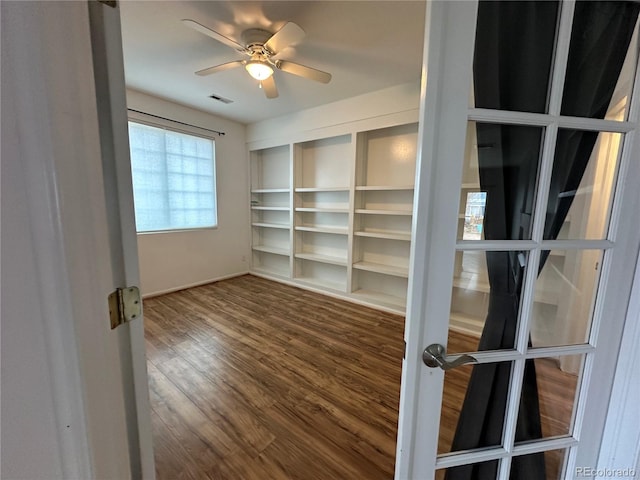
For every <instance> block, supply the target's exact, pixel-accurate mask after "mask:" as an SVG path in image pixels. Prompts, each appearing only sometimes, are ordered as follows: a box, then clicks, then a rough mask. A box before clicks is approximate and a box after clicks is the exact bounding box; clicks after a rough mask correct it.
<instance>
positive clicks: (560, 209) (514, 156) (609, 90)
mask: <svg viewBox="0 0 640 480" xmlns="http://www.w3.org/2000/svg"><path fill="white" fill-rule="evenodd" d="M639 10H640V5H639V4H637V3H634V2H620V1H617V2H616V1H612V2H609V1H597V2H596V1H594V2H577V4H576V8H575V14H574V29H573V33H572V36H571V44H570V51H569V60H568V67H567V75H566V80H565V93H564V96H563V101H562V114H563V115H571V116H582V117H590V118H604V116H605V114H606V111H607V107H608V106H609V103H610V101H611V98H612V95H613V91H614V88H615V86H616V82H617V80H618V77H619V75H620V71H621V69H622V65H623V63H624V58H625V55H626V52H627V49H628V47H629V42H630V40H631V36H632V33H633V29H634V26H635V23H636V20H637V18H638V11H639ZM558 11H559V5H558V2H546V1H536V2H502V1H497V2H492V1H481V2H480V4H479V10H478V22H477V31H476V52H475V57H474V93H475V101H476V106H477V107H479V108H491V109H500V110H518V111H527V112H544V111H545V110H546V103H547V86H548V85H549V75H550V71H551V68H550V66H551V60H552V55H553V44H554V42H555V29H556V24H557V16H558ZM476 130H477V139H478V163H479V174H480V185H481V189H482V190H483V191H486V192H487V204H486V209H485V223H484V235H485V239H487V240H519V239H528V238H531V237H530V234H531V232H530V229H531V220H532V210H533V203H534V193H535V187H536V184H535V181H536V175H537V169H538V159H539V152H540V147H541V138H542V136H541V135H542V130H541V129H540V128H534V127H520V126H508V125H493V124H477V125H476ZM597 135H598V134H597V132H582V131H575V130H560V132H559V134H558V138H557V143H556V156H555V161H554V167H553V174H552V181H551V189H550V197H549V204H548V207H547V215H546V224H545V232H544V237H545V239H555V238H557V236H558V233H559V231H560V228H561V226H562V224H563V222H564V220H565V217H566V215H567V213H568V211H569V208H570V207H571V203H572V201H573V195H572V194H571V193H570V192H573V191H575V190H576V189H577V188H578V185H579V184H580V181H581V179H582V176H583V174H584V171H585V169H586V166H587V163H588V161H589V158H590V156H591V153H592V151H593V147H594V145H595V142H596V140H597ZM486 256H487V269H488V275H489V283H490V286H491V289H490V293H489V311H488V315H487V318H486V321H485V326H484V329H483V332H482V336H481V339H480V345H479V350H497V349H509V348H513V346H514V341H515V333H516V325H517V317H518V309H519V298H520V290H521V286H522V280H523V275H524V262H523V255H522V254H519V253H518V252H487V255H486ZM545 261H546V256H543V258H542V259H541V263H540V267H539V271H540V270H541V269H542V267H543V265H544V262H545ZM510 368H511V367H510V365H509V364H508V363H504V364H503V363H498V364H482V365H476V366H474V368H473V372H472V374H471V377H470V380H469V385H468V388H467V392H466V397H465V400H464V404H463V407H462V410H461V412H460V418H459V421H458V425H457V429H456V433H455V437H454V440H453V444H452V451H458V450H465V449H470V448H479V447H484V446H494V445H500V444H501V437H502V430H503V421H504V413H505V408H506V399H507V394H508V387H509V378H510ZM541 436H542V431H541V424H540V409H539V404H538V388H537V379H536V371H535V365H534V363H533V361H528V362H527V363H526V365H525V372H524V380H523V385H522V395H521V401H520V410H519V414H518V419H517V425H516V441H524V440H531V439H536V438H541ZM497 465H498V463H497V462H485V463H483V464H476V465H469V466H462V467H455V468H450V469H448V471H447V474H446V478H447V480H463V479H464V480H471V479H473V480H489V479H493V478H495V477H496V474H497ZM511 478H512V479H517V480H543V479H545V478H546V472H545V464H544V455H543V454H538V455H526V456H521V457H514V459H513V462H512V468H511Z"/></svg>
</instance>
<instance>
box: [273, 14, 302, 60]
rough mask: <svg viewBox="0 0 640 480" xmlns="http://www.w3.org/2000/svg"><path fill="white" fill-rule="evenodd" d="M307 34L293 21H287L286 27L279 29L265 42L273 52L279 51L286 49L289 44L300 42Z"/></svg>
mask: <svg viewBox="0 0 640 480" xmlns="http://www.w3.org/2000/svg"><path fill="white" fill-rule="evenodd" d="M304 36H305V33H304V30H302V28H300V27H299V26H298V25H296V24H295V23H293V22H287V23H286V24H285V25H284V27H282V28H281V29H280V30H278V31H277V32H276V33H274V34H273V36H272V37H271V38H270V39H269V40H267V43H265V44H264V46H265V47H267V48H268V49H269V50H271V51H272V52H273V53H278V52H279V51H280V50H284V49H285V48H287V47H288V46H289V45H293V44H294V43H298V42H299V41H300V40H302V39H303V38H304Z"/></svg>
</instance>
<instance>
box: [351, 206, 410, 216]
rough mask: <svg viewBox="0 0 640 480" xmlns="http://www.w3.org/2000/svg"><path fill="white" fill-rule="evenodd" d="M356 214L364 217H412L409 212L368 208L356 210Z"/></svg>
mask: <svg viewBox="0 0 640 480" xmlns="http://www.w3.org/2000/svg"><path fill="white" fill-rule="evenodd" d="M356 213H362V214H366V215H403V216H411V215H413V212H412V211H411V210H378V209H376V210H373V209H368V208H356Z"/></svg>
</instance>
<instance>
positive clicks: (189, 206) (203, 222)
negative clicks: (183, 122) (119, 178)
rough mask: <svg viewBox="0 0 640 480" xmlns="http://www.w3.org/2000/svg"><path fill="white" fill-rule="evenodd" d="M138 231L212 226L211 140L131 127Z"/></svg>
mask: <svg viewBox="0 0 640 480" xmlns="http://www.w3.org/2000/svg"><path fill="white" fill-rule="evenodd" d="M129 142H130V147H131V171H132V176H133V197H134V203H135V214H136V229H137V231H138V232H157V231H163V230H181V229H189V228H206V227H215V226H216V225H217V223H218V221H217V211H216V209H217V202H216V181H215V150H214V143H213V140H212V139H210V138H204V137H197V136H194V135H187V134H184V133H178V132H174V131H171V130H166V129H164V128H158V127H151V126H149V125H143V124H140V123H134V122H129Z"/></svg>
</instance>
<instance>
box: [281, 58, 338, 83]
mask: <svg viewBox="0 0 640 480" xmlns="http://www.w3.org/2000/svg"><path fill="white" fill-rule="evenodd" d="M276 67H278V68H279V69H280V70H282V71H283V72H287V73H293V74H294V75H298V76H299V77H304V78H308V79H309V80H315V81H316V82H320V83H329V82H330V81H331V74H330V73H327V72H323V71H322V70H316V69H315V68H311V67H305V66H304V65H300V64H299V63H294V62H287V61H286V60H278V61H277V62H276Z"/></svg>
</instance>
